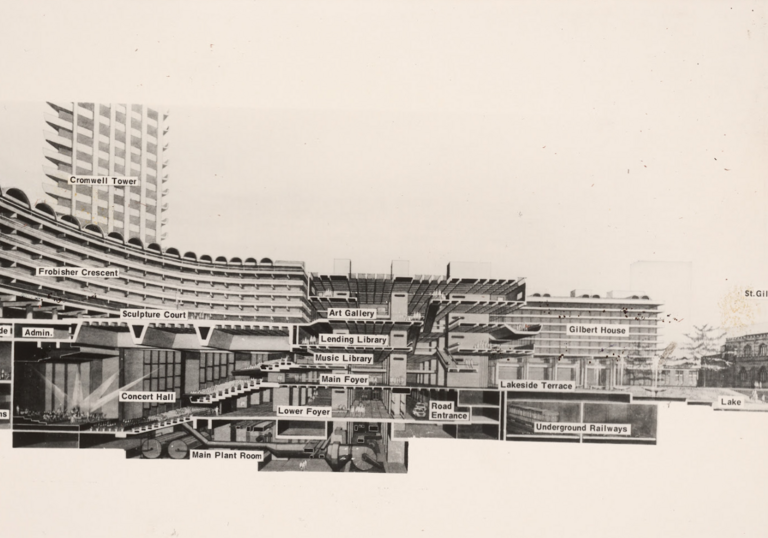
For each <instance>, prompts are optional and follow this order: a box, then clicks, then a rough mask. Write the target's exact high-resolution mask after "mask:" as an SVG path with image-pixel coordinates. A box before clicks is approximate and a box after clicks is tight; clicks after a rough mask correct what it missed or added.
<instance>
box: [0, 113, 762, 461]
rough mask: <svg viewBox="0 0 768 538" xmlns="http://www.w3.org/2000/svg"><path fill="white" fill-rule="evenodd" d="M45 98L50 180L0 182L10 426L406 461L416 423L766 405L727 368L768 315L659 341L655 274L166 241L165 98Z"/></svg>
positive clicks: (750, 345)
mask: <svg viewBox="0 0 768 538" xmlns="http://www.w3.org/2000/svg"><path fill="white" fill-rule="evenodd" d="M48 106H49V107H50V108H51V110H52V111H53V112H52V113H51V114H48V113H47V114H46V115H45V122H46V124H47V125H49V126H50V127H51V128H53V129H54V130H55V132H54V131H50V132H48V131H46V133H45V140H46V142H47V144H49V145H50V146H51V147H46V149H45V151H44V157H45V160H46V164H45V166H44V169H43V172H44V179H45V181H44V190H45V192H46V193H47V195H48V196H49V199H48V200H47V201H36V202H35V201H33V200H31V199H30V198H29V197H28V195H27V194H26V193H25V191H24V190H23V189H21V188H19V187H17V186H14V185H7V184H3V185H2V186H1V188H2V192H0V232H1V233H0V246H1V247H2V249H1V250H0V316H1V318H0V322H1V323H0V407H3V409H0V426H3V425H5V426H6V427H7V426H8V425H9V424H10V425H11V427H12V430H13V445H14V447H46V448H50V447H72V448H83V449H88V448H114V449H122V450H124V451H125V453H126V455H127V457H128V458H144V459H157V458H170V459H207V458H211V459H241V460H250V461H252V462H253V463H255V464H258V466H259V469H261V470H264V471H329V472H339V471H345V472H374V473H404V472H406V471H407V469H408V466H409V460H408V445H409V443H411V442H418V439H420V438H438V439H453V440H459V439H465V440H473V441H477V442H479V441H483V440H492V441H499V442H509V441H534V440H536V441H549V442H552V441H559V442H566V443H568V442H571V443H596V442H600V443H616V444H622V443H635V444H649V445H653V444H655V443H656V440H657V410H656V404H657V403H659V402H664V401H682V402H689V403H696V404H706V405H711V406H713V407H715V408H718V409H735V410H759V411H764V410H768V404H766V403H765V400H764V396H763V391H762V390H760V394H757V390H755V391H753V393H750V392H749V391H745V390H743V389H744V388H748V389H751V388H753V386H754V388H755V389H758V388H759V389H762V384H763V383H764V382H766V381H768V377H767V375H768V374H766V367H762V366H761V365H762V362H765V357H764V356H765V355H766V353H765V348H766V344H765V343H761V342H762V341H763V340H765V334H763V335H749V336H743V337H740V338H736V339H729V340H728V341H727V342H726V343H725V345H724V346H723V352H722V353H723V355H722V356H721V357H720V356H717V357H713V356H705V357H696V358H694V359H690V358H685V357H683V358H680V359H676V358H673V357H671V356H670V353H671V352H672V351H673V349H674V347H675V345H674V344H672V345H671V346H668V345H667V342H664V341H662V340H661V328H662V327H661V326H662V324H663V323H664V322H665V315H666V313H665V310H664V297H651V296H649V295H648V294H646V293H645V292H643V291H638V290H629V291H615V290H614V291H607V292H602V291H594V290H582V289H575V290H574V291H572V292H571V293H570V295H569V296H565V297H558V296H551V294H549V293H545V292H535V293H529V291H528V289H527V282H526V279H525V278H521V277H518V276H516V275H509V276H507V277H505V278H493V277H492V275H491V273H490V266H489V264H488V263H467V262H448V263H446V269H445V272H444V274H439V275H422V274H418V275H414V274H411V271H410V267H409V262H408V261H405V260H394V261H392V262H391V265H390V267H389V268H388V271H386V272H384V273H379V274H369V273H357V272H355V271H354V270H353V267H352V261H350V260H347V259H336V260H335V263H334V271H333V272H332V273H331V274H319V273H315V272H310V271H309V270H307V268H306V267H305V264H304V263H303V262H302V261H284V260H277V259H270V258H266V257H262V258H257V257H255V256H250V255H248V254H247V253H245V254H244V255H243V256H237V257H229V258H228V257H225V256H219V255H216V254H215V253H213V254H208V253H201V252H195V251H183V250H179V249H177V248H173V247H166V246H165V245H164V244H163V242H162V239H163V237H164V235H163V232H162V227H163V223H164V217H163V212H164V210H165V202H164V201H163V200H164V196H165V194H166V192H167V188H168V186H167V183H168V176H167V175H166V174H165V173H164V171H163V169H164V166H165V164H164V156H163V151H164V150H165V149H167V146H164V135H165V133H167V131H168V126H167V122H166V120H167V118H168V112H167V111H158V110H157V109H154V108H150V107H145V106H142V105H119V104H112V105H101V104H91V103H69V104H61V103H58V104H54V103H48ZM129 162H130V163H131V165H130V166H129V165H128V164H127V163H129ZM201 203H204V202H201ZM767 341H768V340H767ZM699 351H701V350H700V349H699ZM699 355H702V354H701V353H699ZM761 361H762V362H761ZM723 364H727V367H726V366H722V365H723ZM712 372H718V373H717V374H716V375H715V374H713V373H712ZM713 376H714V377H713ZM11 394H13V397H11ZM564 450H567V449H566V448H564Z"/></svg>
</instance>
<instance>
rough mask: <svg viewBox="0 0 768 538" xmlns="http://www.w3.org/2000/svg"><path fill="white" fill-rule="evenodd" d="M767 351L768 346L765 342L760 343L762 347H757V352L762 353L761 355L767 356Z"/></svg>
mask: <svg viewBox="0 0 768 538" xmlns="http://www.w3.org/2000/svg"><path fill="white" fill-rule="evenodd" d="M766 351H768V346H766V345H765V344H760V347H759V348H757V354H758V355H760V356H761V357H764V356H765V354H766Z"/></svg>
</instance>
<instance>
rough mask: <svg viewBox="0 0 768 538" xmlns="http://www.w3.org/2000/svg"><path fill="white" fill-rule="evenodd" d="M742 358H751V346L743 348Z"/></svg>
mask: <svg viewBox="0 0 768 538" xmlns="http://www.w3.org/2000/svg"><path fill="white" fill-rule="evenodd" d="M744 356H745V357H751V356H752V346H750V345H749V344H747V345H746V346H744Z"/></svg>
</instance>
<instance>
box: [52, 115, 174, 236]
mask: <svg viewBox="0 0 768 538" xmlns="http://www.w3.org/2000/svg"><path fill="white" fill-rule="evenodd" d="M47 104H48V106H49V107H50V108H49V109H48V110H49V111H47V112H46V113H45V129H44V132H43V134H44V136H45V141H46V144H45V147H44V148H43V156H44V163H43V172H44V178H43V188H44V190H45V192H46V194H47V195H48V196H49V199H48V202H49V203H50V204H51V205H52V206H53V207H54V209H55V210H56V212H57V213H59V214H60V215H69V216H70V217H74V218H75V219H77V221H78V223H79V224H80V225H81V226H83V227H85V226H87V225H95V226H98V227H99V229H100V230H101V231H102V232H103V233H104V234H109V233H115V232H116V233H119V234H120V235H121V236H122V237H123V238H124V239H125V240H126V241H127V240H129V239H132V238H138V239H140V240H141V241H142V243H143V244H145V245H147V244H150V243H160V242H161V241H162V240H163V239H164V238H165V232H164V231H163V228H164V225H165V223H166V219H164V218H163V213H164V212H165V211H166V209H167V203H166V202H165V200H164V199H165V197H166V195H167V193H168V188H167V181H168V175H167V173H166V172H165V168H166V166H167V159H166V151H167V149H168V143H167V133H168V121H167V119H168V113H167V111H165V110H160V109H157V108H150V107H147V106H144V105H135V104H134V105H131V104H118V103H111V104H104V103H52V102H48V103H47ZM73 175H76V176H126V177H135V178H138V179H139V181H138V184H137V185H133V186H126V187H116V186H106V185H82V184H72V183H71V182H70V178H71V177H72V176H73Z"/></svg>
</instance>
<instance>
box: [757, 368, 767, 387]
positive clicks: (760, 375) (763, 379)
mask: <svg viewBox="0 0 768 538" xmlns="http://www.w3.org/2000/svg"><path fill="white" fill-rule="evenodd" d="M757 380H758V381H759V382H760V383H768V371H766V369H765V366H763V367H762V368H760V371H759V372H757Z"/></svg>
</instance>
